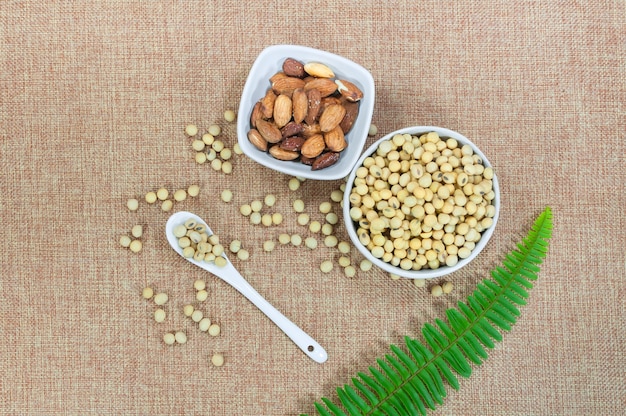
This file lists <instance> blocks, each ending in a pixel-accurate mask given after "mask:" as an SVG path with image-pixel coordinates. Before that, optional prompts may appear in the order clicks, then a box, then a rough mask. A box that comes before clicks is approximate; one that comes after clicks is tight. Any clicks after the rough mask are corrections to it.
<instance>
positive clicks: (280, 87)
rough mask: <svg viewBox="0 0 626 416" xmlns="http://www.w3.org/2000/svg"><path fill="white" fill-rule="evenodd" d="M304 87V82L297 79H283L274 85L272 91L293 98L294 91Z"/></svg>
mask: <svg viewBox="0 0 626 416" xmlns="http://www.w3.org/2000/svg"><path fill="white" fill-rule="evenodd" d="M302 87H304V80H302V79H300V78H296V77H287V76H285V77H283V78H280V79H277V80H276V81H274V82H273V83H272V90H274V93H276V94H277V95H280V94H285V95H287V96H289V97H291V94H293V90H295V89H296V88H302Z"/></svg>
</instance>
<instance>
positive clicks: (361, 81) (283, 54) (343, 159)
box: [237, 45, 375, 180]
mask: <svg viewBox="0 0 626 416" xmlns="http://www.w3.org/2000/svg"><path fill="white" fill-rule="evenodd" d="M286 58H294V59H297V60H298V61H300V62H302V63H303V64H306V63H308V62H320V63H323V64H325V65H327V66H329V67H330V68H331V69H332V70H333V72H334V73H335V78H336V79H346V80H348V81H351V82H352V83H354V84H355V85H356V86H357V87H359V89H360V90H361V91H362V92H363V98H362V99H361V100H360V102H359V103H360V104H359V114H358V116H357V119H356V120H355V122H354V124H353V126H352V129H351V130H350V131H349V132H348V134H346V136H345V138H346V141H347V142H348V147H346V149H344V150H343V151H342V152H341V156H340V157H339V160H338V161H337V162H336V163H335V164H334V165H332V166H329V167H327V168H324V169H320V170H316V171H315V170H312V169H311V166H308V165H305V164H303V163H301V162H299V161H281V160H277V159H275V158H274V157H272V156H271V155H270V154H268V153H267V152H263V151H261V150H259V149H257V148H256V147H255V146H254V145H253V144H252V143H250V141H249V140H248V131H249V130H250V115H251V113H252V108H253V107H254V105H255V104H256V102H257V101H259V99H261V98H263V96H264V95H265V93H266V91H267V89H268V88H270V81H269V79H270V77H271V76H272V75H274V74H276V73H277V72H279V71H282V64H283V62H284V60H285V59H286ZM374 98H375V92H374V79H373V78H372V75H371V74H370V73H369V71H367V70H366V69H365V68H363V67H362V66H360V65H358V64H356V63H355V62H353V61H351V60H349V59H346V58H344V57H341V56H338V55H335V54H332V53H329V52H325V51H321V50H319V49H313V48H309V47H306V46H297V45H274V46H270V47H268V48H266V49H264V50H263V51H262V52H261V53H260V54H259V56H258V57H257V59H256V60H255V62H254V64H253V65H252V68H250V73H249V75H248V78H247V80H246V83H245V85H244V88H243V92H242V94H241V100H240V102H239V110H238V117H237V139H238V142H239V146H240V147H241V150H242V151H243V153H244V154H246V155H247V156H248V157H249V158H251V159H252V160H254V161H256V162H258V163H260V164H261V165H263V166H266V167H268V168H270V169H273V170H276V171H279V172H282V173H285V174H287V175H292V176H299V177H303V178H308V179H318V180H336V179H342V178H345V177H346V176H348V174H349V173H350V171H351V170H352V167H353V166H354V164H355V163H356V161H357V159H358V158H359V156H360V155H361V152H362V151H363V147H364V146H365V142H366V140H367V133H368V131H369V128H370V123H371V121H372V114H373V112H374Z"/></svg>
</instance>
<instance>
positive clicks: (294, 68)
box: [283, 58, 306, 78]
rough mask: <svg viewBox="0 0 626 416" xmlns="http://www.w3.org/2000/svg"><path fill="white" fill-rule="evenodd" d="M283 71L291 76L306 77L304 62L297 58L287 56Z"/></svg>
mask: <svg viewBox="0 0 626 416" xmlns="http://www.w3.org/2000/svg"><path fill="white" fill-rule="evenodd" d="M283 72H284V73H285V75H287V76H289V77H296V78H304V76H305V75H306V72H305V71H304V64H303V63H302V62H300V61H298V60H297V59H294V58H287V59H285V61H284V62H283Z"/></svg>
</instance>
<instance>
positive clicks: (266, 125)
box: [248, 58, 363, 170]
mask: <svg viewBox="0 0 626 416" xmlns="http://www.w3.org/2000/svg"><path fill="white" fill-rule="evenodd" d="M270 83H271V87H270V88H269V89H268V90H267V92H266V94H265V96H264V97H263V98H261V99H260V100H259V101H258V102H257V103H256V104H255V106H254V108H253V110H252V114H251V115H250V125H251V129H250V131H249V132H248V139H249V140H250V142H251V143H252V144H253V145H254V146H255V147H257V148H258V149H259V150H262V151H267V152H269V154H270V155H272V156H273V157H274V158H276V159H278V160H294V161H295V160H299V161H300V162H302V163H304V164H306V165H310V166H311V169H313V170H320V169H324V168H327V167H329V166H331V165H333V164H335V163H336V162H337V160H339V155H340V153H341V152H342V151H343V150H344V149H345V148H346V147H347V146H348V143H347V141H346V138H345V135H346V134H347V133H348V132H349V131H350V129H351V128H352V125H353V124H354V121H355V120H356V118H357V116H358V113H359V101H360V100H361V99H362V98H363V92H362V91H361V90H360V89H359V88H358V87H357V86H356V85H354V84H353V83H352V82H350V81H347V80H344V79H335V74H334V72H333V70H332V69H330V68H329V67H328V66H326V65H324V64H322V63H318V62H309V63H307V64H303V63H301V62H299V61H297V60H296V59H293V58H287V59H285V61H284V62H283V65H282V71H280V72H278V73H276V74H274V75H273V76H272V77H271V78H270Z"/></svg>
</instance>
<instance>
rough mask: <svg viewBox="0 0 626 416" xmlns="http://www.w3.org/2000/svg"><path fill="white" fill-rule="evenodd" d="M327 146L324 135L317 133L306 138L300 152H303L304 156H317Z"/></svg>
mask: <svg viewBox="0 0 626 416" xmlns="http://www.w3.org/2000/svg"><path fill="white" fill-rule="evenodd" d="M325 148H326V142H324V136H322V135H321V134H315V135H313V136H311V137H309V138H308V139H306V140H305V142H304V143H303V144H302V148H301V149H300V153H302V155H303V156H304V157H317V156H319V155H320V154H321V153H322V152H323V151H324V149H325Z"/></svg>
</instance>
